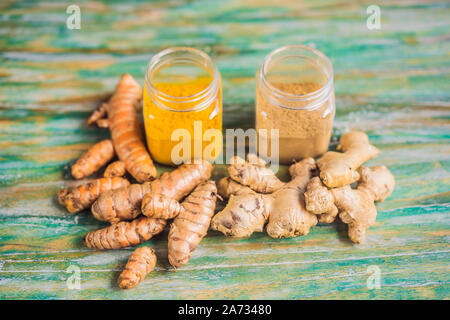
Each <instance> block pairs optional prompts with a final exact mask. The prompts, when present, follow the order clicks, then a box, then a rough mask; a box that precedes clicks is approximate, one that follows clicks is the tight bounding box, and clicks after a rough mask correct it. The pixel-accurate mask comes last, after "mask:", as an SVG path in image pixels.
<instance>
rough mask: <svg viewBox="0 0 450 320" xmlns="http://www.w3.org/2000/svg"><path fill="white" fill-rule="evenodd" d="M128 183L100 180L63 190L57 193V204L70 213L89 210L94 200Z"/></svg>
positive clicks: (117, 179)
mask: <svg viewBox="0 0 450 320" xmlns="http://www.w3.org/2000/svg"><path fill="white" fill-rule="evenodd" d="M129 184H130V183H129V182H128V180H126V179H123V178H118V177H116V178H100V179H96V180H93V181H91V182H89V183H85V184H82V185H79V186H76V187H72V188H64V189H61V190H60V191H59V192H58V202H59V203H60V204H61V205H63V206H64V207H66V208H67V211H69V212H70V213H76V212H79V211H82V210H84V209H87V208H89V207H90V206H91V205H92V204H93V203H94V201H95V200H97V198H98V197H99V196H100V195H101V194H102V193H104V192H106V191H108V190H113V189H117V188H120V187H126V186H128V185H129Z"/></svg>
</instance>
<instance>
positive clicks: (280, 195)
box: [211, 155, 317, 238]
mask: <svg viewBox="0 0 450 320" xmlns="http://www.w3.org/2000/svg"><path fill="white" fill-rule="evenodd" d="M252 157H254V156H253V155H252ZM236 164H239V166H240V169H239V170H240V171H245V170H246V171H247V172H251V173H249V175H257V174H261V173H264V174H265V176H266V177H267V176H268V171H260V170H255V167H260V168H261V165H258V164H251V163H250V162H248V161H247V162H245V161H243V159H236V160H235V161H234V162H233V164H231V166H236ZM264 169H265V168H264ZM315 169H316V165H315V162H314V159H312V158H306V159H304V160H302V161H300V162H298V163H295V164H293V165H292V166H291V167H290V168H289V172H290V174H291V177H292V179H291V181H290V182H288V183H282V185H281V187H280V184H278V182H277V184H278V185H277V187H276V188H274V187H271V186H270V185H268V186H265V187H264V188H259V189H258V190H263V189H264V190H270V188H272V189H275V190H276V191H275V192H273V193H269V194H261V193H258V192H256V191H255V190H252V189H251V188H248V187H246V186H243V185H242V184H239V183H238V182H241V181H242V177H243V176H244V175H243V174H242V175H236V176H233V177H231V178H232V179H229V178H228V179H222V180H221V181H220V182H219V193H220V194H221V195H222V196H223V197H224V198H228V197H229V198H230V199H229V202H228V204H227V206H226V207H225V208H224V210H222V211H221V212H219V213H218V214H217V215H215V216H214V218H213V220H212V223H211V227H212V228H213V229H214V230H217V231H220V232H222V233H224V234H225V235H227V236H232V237H249V236H250V235H251V234H252V233H253V232H260V231H263V229H264V225H265V223H266V222H267V221H268V224H267V229H266V231H267V233H268V234H269V236H271V237H273V238H285V237H294V236H298V235H306V234H308V232H309V230H310V228H311V227H312V226H314V225H316V224H317V217H316V216H315V215H314V214H312V213H310V212H308V211H307V210H306V208H305V202H304V196H303V193H304V191H305V190H306V186H307V185H308V182H309V180H310V179H311V177H312V176H313V174H314V172H315ZM230 171H231V172H232V170H229V172H230ZM272 174H273V173H272ZM233 179H234V180H238V181H234V180H233ZM246 179H247V180H246V181H249V179H250V180H252V181H258V180H259V181H262V179H261V178H258V177H251V178H246ZM269 179H270V180H271V181H274V182H276V181H277V180H278V179H273V178H265V181H270V180H269ZM278 181H279V180H278Z"/></svg>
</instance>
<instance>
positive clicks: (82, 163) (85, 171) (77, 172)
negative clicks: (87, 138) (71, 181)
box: [72, 140, 114, 179]
mask: <svg viewBox="0 0 450 320" xmlns="http://www.w3.org/2000/svg"><path fill="white" fill-rule="evenodd" d="M113 157H114V147H113V144H112V141H111V140H103V141H100V142H98V143H96V144H94V145H93V146H92V147H91V148H90V149H89V150H88V151H86V152H85V153H84V154H83V155H82V156H81V157H80V158H79V159H78V160H77V161H76V162H75V164H74V165H73V166H72V176H73V177H74V178H75V179H82V178H85V177H87V176H90V175H91V174H93V173H94V172H96V171H97V170H98V169H100V168H101V167H103V166H104V165H105V164H107V163H108V162H109V161H111V159H112V158H113Z"/></svg>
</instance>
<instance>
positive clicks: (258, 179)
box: [228, 154, 284, 193]
mask: <svg viewBox="0 0 450 320" xmlns="http://www.w3.org/2000/svg"><path fill="white" fill-rule="evenodd" d="M256 159H258V160H256ZM247 160H248V161H245V160H244V159H242V158H240V157H238V156H235V157H233V158H232V159H231V165H230V166H229V167H228V173H229V175H230V177H231V178H232V179H233V180H235V181H237V182H239V183H240V184H242V185H244V186H247V187H250V188H251V189H253V190H254V191H256V192H260V193H272V192H274V191H276V190H277V189H280V188H281V187H282V186H283V185H284V183H283V182H281V181H280V180H279V179H278V178H277V177H276V175H275V174H274V173H273V172H272V170H270V169H268V168H266V167H265V162H264V161H263V160H262V159H260V158H258V157H257V156H256V155H253V154H249V156H247Z"/></svg>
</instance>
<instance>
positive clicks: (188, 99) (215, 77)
mask: <svg viewBox="0 0 450 320" xmlns="http://www.w3.org/2000/svg"><path fill="white" fill-rule="evenodd" d="M182 51H186V52H188V53H191V54H193V55H198V56H199V57H200V58H202V59H203V60H204V61H205V67H207V68H206V69H210V70H211V71H212V72H211V78H212V79H211V82H210V83H209V84H208V86H207V87H206V88H205V89H203V90H201V91H199V92H197V93H195V94H193V95H190V96H181V97H178V96H172V95H170V94H167V93H165V92H162V91H160V90H158V89H157V88H156V87H155V86H154V85H153V83H152V82H151V81H150V78H149V74H150V71H151V70H152V69H153V68H155V67H156V66H157V65H158V64H159V63H161V60H162V59H163V58H164V57H166V56H168V55H169V54H172V53H175V52H182ZM174 60H178V61H190V62H193V63H196V61H195V60H192V59H180V58H174ZM196 64H197V65H199V63H198V62H197V63H196ZM199 67H200V68H201V67H202V66H201V65H199ZM206 71H207V70H206ZM219 77H220V74H219V70H218V69H217V67H216V65H215V64H214V62H213V61H212V59H211V57H210V56H209V55H207V54H206V53H205V52H203V51H201V50H199V49H195V48H191V47H169V48H166V49H164V50H162V51H160V52H158V53H157V54H155V55H153V56H152V57H151V58H150V61H149V62H148V64H147V68H146V71H145V84H146V85H147V87H148V88H149V90H150V91H152V93H154V94H155V95H157V96H158V99H160V100H163V101H165V102H169V103H193V102H196V101H199V100H202V99H204V98H205V97H207V95H208V94H210V93H211V92H212V93H214V95H215V94H216V93H217V91H218V89H219V88H218V82H219ZM214 95H212V97H211V98H214V97H213V96H214ZM209 100H211V99H206V101H204V102H202V103H200V104H198V105H196V106H194V107H193V108H190V109H183V110H179V109H172V108H168V107H166V106H162V105H160V104H158V106H159V107H161V108H163V109H166V110H170V111H177V112H187V111H196V110H199V109H203V108H204V107H205V106H206V105H207V104H208V102H210V101H209ZM204 105H205V106H204Z"/></svg>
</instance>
